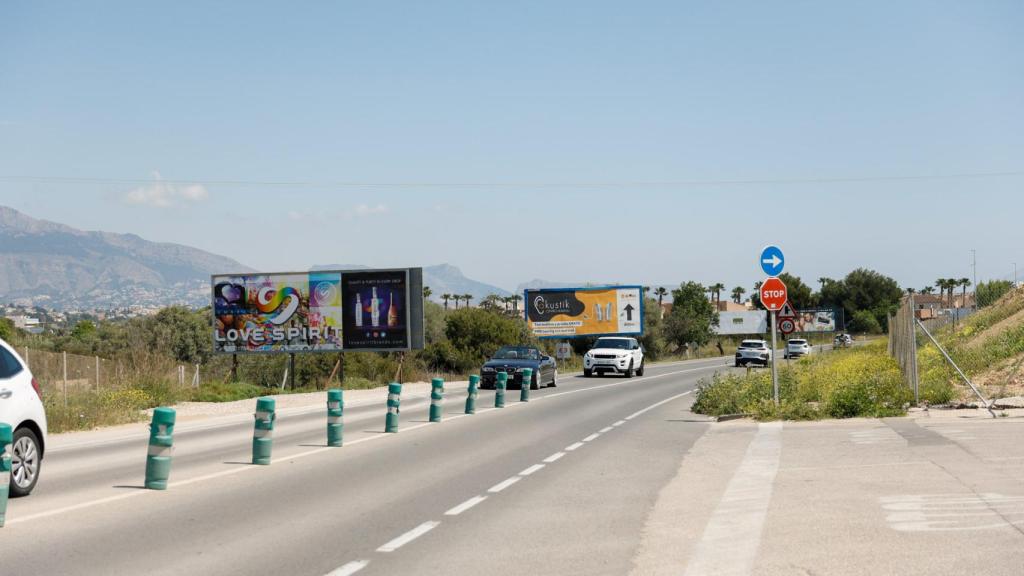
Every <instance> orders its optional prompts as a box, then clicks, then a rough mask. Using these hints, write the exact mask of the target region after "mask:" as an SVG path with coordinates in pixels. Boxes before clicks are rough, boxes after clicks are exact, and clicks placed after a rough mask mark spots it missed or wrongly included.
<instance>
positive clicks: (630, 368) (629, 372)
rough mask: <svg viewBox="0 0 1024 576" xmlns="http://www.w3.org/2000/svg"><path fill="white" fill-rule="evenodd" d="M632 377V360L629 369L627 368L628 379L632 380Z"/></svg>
mask: <svg viewBox="0 0 1024 576" xmlns="http://www.w3.org/2000/svg"><path fill="white" fill-rule="evenodd" d="M632 377H633V361H632V360H630V361H629V368H626V378H632Z"/></svg>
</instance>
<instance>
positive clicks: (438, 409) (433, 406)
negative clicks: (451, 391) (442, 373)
mask: <svg viewBox="0 0 1024 576" xmlns="http://www.w3.org/2000/svg"><path fill="white" fill-rule="evenodd" d="M443 402H444V380H443V379H441V378H434V379H433V380H431V381H430V421H431V422H440V421H441V416H442V414H443V413H444V407H443V406H442V403H443Z"/></svg>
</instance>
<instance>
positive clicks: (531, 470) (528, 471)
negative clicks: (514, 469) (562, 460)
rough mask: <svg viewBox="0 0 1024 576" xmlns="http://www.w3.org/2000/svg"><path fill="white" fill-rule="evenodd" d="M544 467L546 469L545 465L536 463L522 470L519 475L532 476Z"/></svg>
mask: <svg viewBox="0 0 1024 576" xmlns="http://www.w3.org/2000/svg"><path fill="white" fill-rule="evenodd" d="M543 469H544V465H543V464H534V465H533V466H530V467H529V468H527V469H526V470H523V471H522V472H520V473H519V475H520V476H530V475H531V474H533V473H534V472H538V471H540V470H543Z"/></svg>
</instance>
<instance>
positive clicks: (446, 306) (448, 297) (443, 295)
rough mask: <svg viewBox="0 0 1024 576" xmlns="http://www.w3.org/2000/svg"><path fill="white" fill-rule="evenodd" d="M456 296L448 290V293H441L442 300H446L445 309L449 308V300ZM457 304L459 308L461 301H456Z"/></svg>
mask: <svg viewBox="0 0 1024 576" xmlns="http://www.w3.org/2000/svg"><path fill="white" fill-rule="evenodd" d="M454 297H455V296H454V295H452V294H448V293H447V292H446V293H444V294H441V300H444V309H445V310H447V309H448V301H449V300H451V299H452V298H454ZM455 306H456V308H457V307H458V306H459V303H458V302H456V303H455Z"/></svg>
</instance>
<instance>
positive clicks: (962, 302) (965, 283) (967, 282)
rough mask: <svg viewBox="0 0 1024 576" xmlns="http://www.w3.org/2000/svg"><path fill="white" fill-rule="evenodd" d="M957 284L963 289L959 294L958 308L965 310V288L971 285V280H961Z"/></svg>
mask: <svg viewBox="0 0 1024 576" xmlns="http://www.w3.org/2000/svg"><path fill="white" fill-rule="evenodd" d="M957 284H959V285H960V287H961V288H962V289H963V292H961V293H960V307H961V308H967V287H968V286H970V285H971V279H970V278H961V279H960V280H959V281H957Z"/></svg>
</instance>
